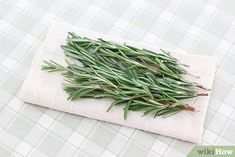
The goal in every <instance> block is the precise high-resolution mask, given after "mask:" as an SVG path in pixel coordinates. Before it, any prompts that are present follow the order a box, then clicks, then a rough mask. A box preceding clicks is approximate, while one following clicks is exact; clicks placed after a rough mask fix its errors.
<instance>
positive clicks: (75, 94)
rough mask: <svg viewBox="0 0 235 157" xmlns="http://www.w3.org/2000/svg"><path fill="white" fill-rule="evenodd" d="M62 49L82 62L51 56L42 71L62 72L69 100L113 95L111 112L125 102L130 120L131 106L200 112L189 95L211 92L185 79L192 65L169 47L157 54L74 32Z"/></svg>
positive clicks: (160, 112)
mask: <svg viewBox="0 0 235 157" xmlns="http://www.w3.org/2000/svg"><path fill="white" fill-rule="evenodd" d="M61 48H62V49H63V50H64V53H65V55H66V56H67V57H69V58H72V59H74V60H78V61H79V62H81V63H82V66H81V65H78V64H74V63H70V62H69V61H67V60H66V63H67V65H66V66H62V65H60V64H58V63H56V62H55V61H52V60H50V61H44V64H43V65H42V70H46V71H48V72H56V71H61V72H62V74H63V76H64V77H65V81H64V83H63V89H64V90H65V91H66V92H67V93H68V94H69V96H68V100H71V101H73V100H77V99H80V98H110V99H113V102H112V104H111V105H110V107H109V108H108V109H107V111H110V110H111V109H112V107H114V106H116V105H123V106H124V119H126V118H127V115H128V111H130V110H131V111H142V112H143V115H144V116H146V115H150V114H151V115H153V116H154V117H156V116H162V117H168V116H171V115H173V114H175V113H177V112H179V111H182V110H189V111H194V110H195V109H194V108H193V107H191V106H189V105H188V104H187V103H185V102H184V99H187V98H193V97H197V96H206V95H207V93H200V90H206V88H205V87H203V86H201V85H199V84H197V83H194V82H190V81H188V80H185V79H184V77H183V76H184V75H187V74H188V73H187V71H186V70H185V69H184V67H187V66H186V65H183V64H181V63H180V62H179V61H178V60H177V59H176V58H174V57H173V56H171V54H170V53H169V52H166V51H164V50H161V51H160V52H158V53H156V52H152V51H150V50H146V49H139V48H136V47H133V46H130V45H127V44H119V43H116V42H111V41H106V40H103V39H96V40H93V39H89V38H86V37H80V36H78V35H76V34H75V33H72V32H69V33H68V36H67V43H66V44H65V45H62V46H61ZM199 89H200V90H199Z"/></svg>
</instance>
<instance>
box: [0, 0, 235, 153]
mask: <svg viewBox="0 0 235 157" xmlns="http://www.w3.org/2000/svg"><path fill="white" fill-rule="evenodd" d="M234 6H235V1H234V0H197V1H194V0H164V1H163V0H148V1H144V0H135V1H134V0H133V1H132V0H125V1H118V0H113V1H109V0H99V1H98V0H73V1H70V0H66V1H63V0H40V1H39V0H32V1H26V0H7V1H3V0H2V1H0V156H4V157H7V156H17V157H21V156H30V157H31V156H32V157H39V156H40V157H47V156H61V157H63V156H67V157H69V156H78V157H83V156H84V157H90V156H91V157H92V156H94V157H115V156H121V157H132V156H135V157H143V156H147V157H158V156H167V157H168V156H169V157H171V156H176V157H177V156H179V157H180V156H185V155H186V154H187V153H188V152H189V151H190V150H191V148H192V147H193V146H194V144H192V143H189V142H183V141H180V140H176V139H173V138H169V137H164V136H161V135H157V134H153V133H148V132H144V131H141V130H136V129H132V128H127V127H122V126H119V125H114V124H110V123H105V122H100V121H97V120H92V119H88V118H84V117H81V116H75V115H70V114H66V113H63V112H58V111H55V110H51V109H47V108H43V107H40V106H36V105H30V104H26V103H23V102H21V101H20V100H19V99H17V98H16V94H17V92H18V90H19V88H20V86H21V84H22V82H23V80H24V78H25V76H26V74H27V72H28V70H29V67H30V63H31V61H32V58H33V56H34V53H35V51H36V50H37V48H38V46H39V45H40V44H41V43H42V42H43V39H44V37H45V35H46V32H47V30H48V27H49V26H50V24H51V23H52V22H53V21H54V20H55V19H63V20H65V21H66V22H68V23H70V24H74V25H76V26H77V27H79V28H86V29H89V30H93V31H97V32H102V33H105V34H109V35H113V36H119V37H122V38H125V39H128V40H133V41H136V42H143V43H146V44H150V45H155V46H157V47H162V48H168V49H174V50H180V51H182V50H183V51H186V52H188V53H193V54H204V55H209V56H215V57H217V58H218V62H217V68H216V75H215V81H214V85H213V89H212V94H211V99H210V103H209V108H208V112H207V115H206V120H205V125H204V133H203V137H202V139H203V141H202V144H204V145H234V144H235V110H234V108H235V99H234V97H235V85H234V83H235V68H234V67H235V20H234V17H235V10H234ZM201 64H203V63H201ZM205 68H206V67H205ZM179 127H180V126H179Z"/></svg>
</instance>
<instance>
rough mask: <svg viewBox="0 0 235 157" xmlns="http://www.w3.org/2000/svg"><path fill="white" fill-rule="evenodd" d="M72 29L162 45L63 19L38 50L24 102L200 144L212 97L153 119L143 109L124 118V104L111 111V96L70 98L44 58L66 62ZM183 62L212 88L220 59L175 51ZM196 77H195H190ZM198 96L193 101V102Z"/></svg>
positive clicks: (25, 86)
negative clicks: (45, 68)
mask: <svg viewBox="0 0 235 157" xmlns="http://www.w3.org/2000/svg"><path fill="white" fill-rule="evenodd" d="M68 31H74V32H76V33H77V34H78V35H81V36H86V37H90V38H94V39H95V38H103V39H106V40H113V41H117V42H120V43H123V42H126V43H129V44H131V45H133V46H137V47H140V48H141V47H142V48H143V47H144V48H147V49H151V50H155V51H157V50H159V49H158V48H155V47H151V46H147V45H140V44H138V43H133V42H130V41H125V40H123V39H119V38H114V37H110V36H107V35H103V34H99V33H95V32H90V31H85V30H81V29H79V28H77V27H74V26H71V25H68V24H66V23H63V22H55V23H54V24H52V26H51V27H50V29H49V32H48V34H47V37H46V39H45V41H44V43H43V44H42V45H41V47H40V48H39V49H38V51H37V52H36V54H35V56H34V59H33V62H32V65H31V68H30V70H29V73H28V75H27V77H26V79H25V81H24V83H23V85H22V87H21V90H20V92H19V94H18V97H19V98H20V99H21V100H23V101H24V102H28V103H32V104H37V105H41V106H45V107H48V108H52V109H56V110H60V111H64V112H69V113H73V114H77V115H81V116H85V117H89V118H93V119H97V120H101V121H106V122H111V123H116V124H120V125H124V126H128V127H133V128H138V129H141V130H145V131H150V132H153V133H158V134H161V135H165V136H170V137H174V138H178V139H181V140H186V141H190V142H194V143H200V141H201V135H202V131H203V123H204V119H205V114H206V110H207V105H208V100H209V96H206V97H199V98H198V99H197V100H196V102H195V103H194V104H193V105H192V106H193V107H194V108H195V109H196V110H197V111H196V112H190V111H182V112H180V113H178V114H176V115H174V116H171V117H168V118H160V117H158V118H155V119H154V118H153V117H152V116H145V117H141V116H142V114H143V113H142V112H132V111H130V112H129V113H128V117H127V120H124V119H123V109H122V106H120V107H114V108H113V109H112V110H111V111H110V112H106V109H107V108H108V106H109V105H110V103H111V100H108V99H80V100H77V101H68V100H67V97H68V95H67V93H65V92H64V91H63V90H62V85H61V83H62V81H63V76H61V74H60V73H58V72H56V73H48V72H46V71H42V70H41V65H42V62H43V60H50V59H51V60H53V61H56V62H58V63H61V64H64V58H65V56H64V53H63V50H62V49H61V48H60V45H61V44H63V43H65V39H66V36H67V32H68ZM172 54H173V55H174V56H175V57H176V58H178V59H179V60H180V61H181V62H182V63H184V64H187V65H189V66H190V67H189V68H187V70H188V71H189V72H190V73H192V74H195V75H198V76H200V78H199V79H194V80H195V81H197V82H198V83H200V84H202V85H204V86H206V87H207V88H211V87H212V83H213V78H214V71H215V64H216V60H215V59H214V58H212V57H207V56H200V55H192V54H187V53H182V52H181V53H172ZM189 78H190V79H193V78H192V77H189ZM194 101H195V99H192V100H189V103H193V102H194Z"/></svg>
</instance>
